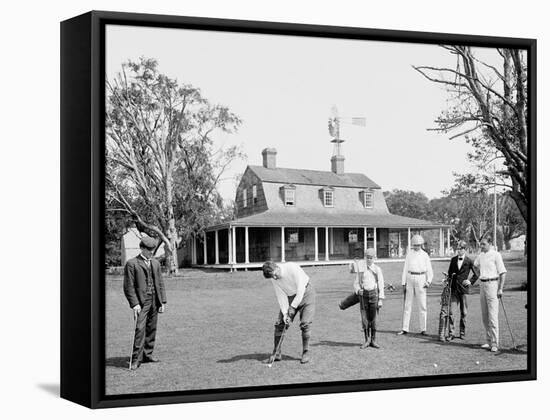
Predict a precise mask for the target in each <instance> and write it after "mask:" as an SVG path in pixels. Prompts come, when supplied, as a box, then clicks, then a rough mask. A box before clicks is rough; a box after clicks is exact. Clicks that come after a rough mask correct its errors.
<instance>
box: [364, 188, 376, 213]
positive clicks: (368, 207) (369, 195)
mask: <svg viewBox="0 0 550 420" xmlns="http://www.w3.org/2000/svg"><path fill="white" fill-rule="evenodd" d="M367 197H368V198H369V201H370V205H369V204H368V201H367ZM363 205H364V206H365V208H366V209H372V208H374V193H373V192H372V191H365V192H363Z"/></svg>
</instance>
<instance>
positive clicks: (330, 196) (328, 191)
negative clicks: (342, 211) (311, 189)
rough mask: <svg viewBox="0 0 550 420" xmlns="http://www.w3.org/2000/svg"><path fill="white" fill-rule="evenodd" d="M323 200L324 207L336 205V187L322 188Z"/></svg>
mask: <svg viewBox="0 0 550 420" xmlns="http://www.w3.org/2000/svg"><path fill="white" fill-rule="evenodd" d="M321 200H323V206H324V207H334V189H333V188H331V187H325V188H323V189H321Z"/></svg>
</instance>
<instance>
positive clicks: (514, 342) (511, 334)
mask: <svg viewBox="0 0 550 420" xmlns="http://www.w3.org/2000/svg"><path fill="white" fill-rule="evenodd" d="M499 300H500V305H501V306H502V312H504V319H505V320H506V325H508V331H509V332H510V337H512V346H513V347H512V349H514V350H519V349H518V346H516V340H515V339H514V334H513V333H512V328H511V327H510V322H509V321H508V315H507V314H506V308H505V307H504V300H503V299H502V297H501V298H500V299H499Z"/></svg>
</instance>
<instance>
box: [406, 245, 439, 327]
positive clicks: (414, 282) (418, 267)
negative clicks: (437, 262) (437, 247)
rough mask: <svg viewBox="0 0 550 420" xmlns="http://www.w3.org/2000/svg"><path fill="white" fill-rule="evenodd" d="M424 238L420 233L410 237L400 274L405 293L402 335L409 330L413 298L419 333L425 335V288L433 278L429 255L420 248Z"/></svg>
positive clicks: (426, 315) (426, 314)
mask: <svg viewBox="0 0 550 420" xmlns="http://www.w3.org/2000/svg"><path fill="white" fill-rule="evenodd" d="M422 244H424V239H423V238H422V236H420V235H414V236H413V237H412V239H411V246H412V248H411V249H410V250H409V252H408V253H407V256H406V258H405V265H404V266H403V274H402V276H401V285H402V286H403V293H404V295H405V302H404V305H403V328H402V330H401V331H399V332H398V333H397V334H398V335H404V334H407V333H408V332H409V323H410V320H411V311H412V302H413V298H414V300H416V303H417V305H418V309H419V311H420V334H422V335H426V323H427V317H428V309H427V302H426V289H427V288H428V287H429V286H430V284H431V283H432V280H433V276H434V275H433V270H432V263H431V261H430V256H429V255H428V254H427V253H426V251H424V250H423V249H422Z"/></svg>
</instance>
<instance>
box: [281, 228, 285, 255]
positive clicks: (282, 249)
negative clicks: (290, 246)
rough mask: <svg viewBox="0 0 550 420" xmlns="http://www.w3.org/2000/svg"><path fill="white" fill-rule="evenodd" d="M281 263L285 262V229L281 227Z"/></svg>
mask: <svg viewBox="0 0 550 420" xmlns="http://www.w3.org/2000/svg"><path fill="white" fill-rule="evenodd" d="M281 262H285V227H284V226H281Z"/></svg>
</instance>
